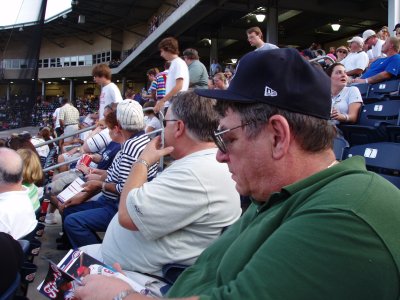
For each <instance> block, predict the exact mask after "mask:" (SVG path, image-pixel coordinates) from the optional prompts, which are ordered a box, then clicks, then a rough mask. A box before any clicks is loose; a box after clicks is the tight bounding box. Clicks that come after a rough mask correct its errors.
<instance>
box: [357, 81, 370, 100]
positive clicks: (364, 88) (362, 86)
mask: <svg viewBox="0 0 400 300" xmlns="http://www.w3.org/2000/svg"><path fill="white" fill-rule="evenodd" d="M354 86H355V87H356V88H358V89H359V91H360V94H361V97H362V98H363V100H364V99H367V98H368V91H369V87H370V85H369V84H368V83H358V84H354Z"/></svg>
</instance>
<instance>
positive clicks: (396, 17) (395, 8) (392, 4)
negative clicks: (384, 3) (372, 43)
mask: <svg viewBox="0 0 400 300" xmlns="http://www.w3.org/2000/svg"><path fill="white" fill-rule="evenodd" d="M399 10H400V1H399V0H388V29H389V32H390V35H391V36H396V32H395V31H393V29H394V26H396V24H397V23H400V11H399Z"/></svg>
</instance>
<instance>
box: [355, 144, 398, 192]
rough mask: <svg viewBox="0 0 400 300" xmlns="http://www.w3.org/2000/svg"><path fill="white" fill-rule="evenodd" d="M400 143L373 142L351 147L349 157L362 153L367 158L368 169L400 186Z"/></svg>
mask: <svg viewBox="0 0 400 300" xmlns="http://www.w3.org/2000/svg"><path fill="white" fill-rule="evenodd" d="M399 153H400V144H399V143H389V142H384V143H372V144H366V145H357V146H354V147H351V148H350V149H349V151H348V154H347V157H351V156H354V155H361V156H364V158H365V163H366V165H367V169H369V170H371V171H374V172H376V173H378V174H379V175H382V176H383V177H385V178H386V179H387V180H389V181H390V182H392V183H393V184H394V185H395V186H397V187H398V188H400V155H399Z"/></svg>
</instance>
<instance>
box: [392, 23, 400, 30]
mask: <svg viewBox="0 0 400 300" xmlns="http://www.w3.org/2000/svg"><path fill="white" fill-rule="evenodd" d="M397 28H400V23H397V24H396V26H394V29H393V31H396V29H397Z"/></svg>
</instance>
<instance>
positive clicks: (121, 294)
mask: <svg viewBox="0 0 400 300" xmlns="http://www.w3.org/2000/svg"><path fill="white" fill-rule="evenodd" d="M137 293H138V292H136V291H135V290H132V289H130V290H125V291H122V292H119V293H118V295H117V296H115V297H114V298H113V300H122V299H124V298H125V297H127V296H129V295H130V294H137Z"/></svg>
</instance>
